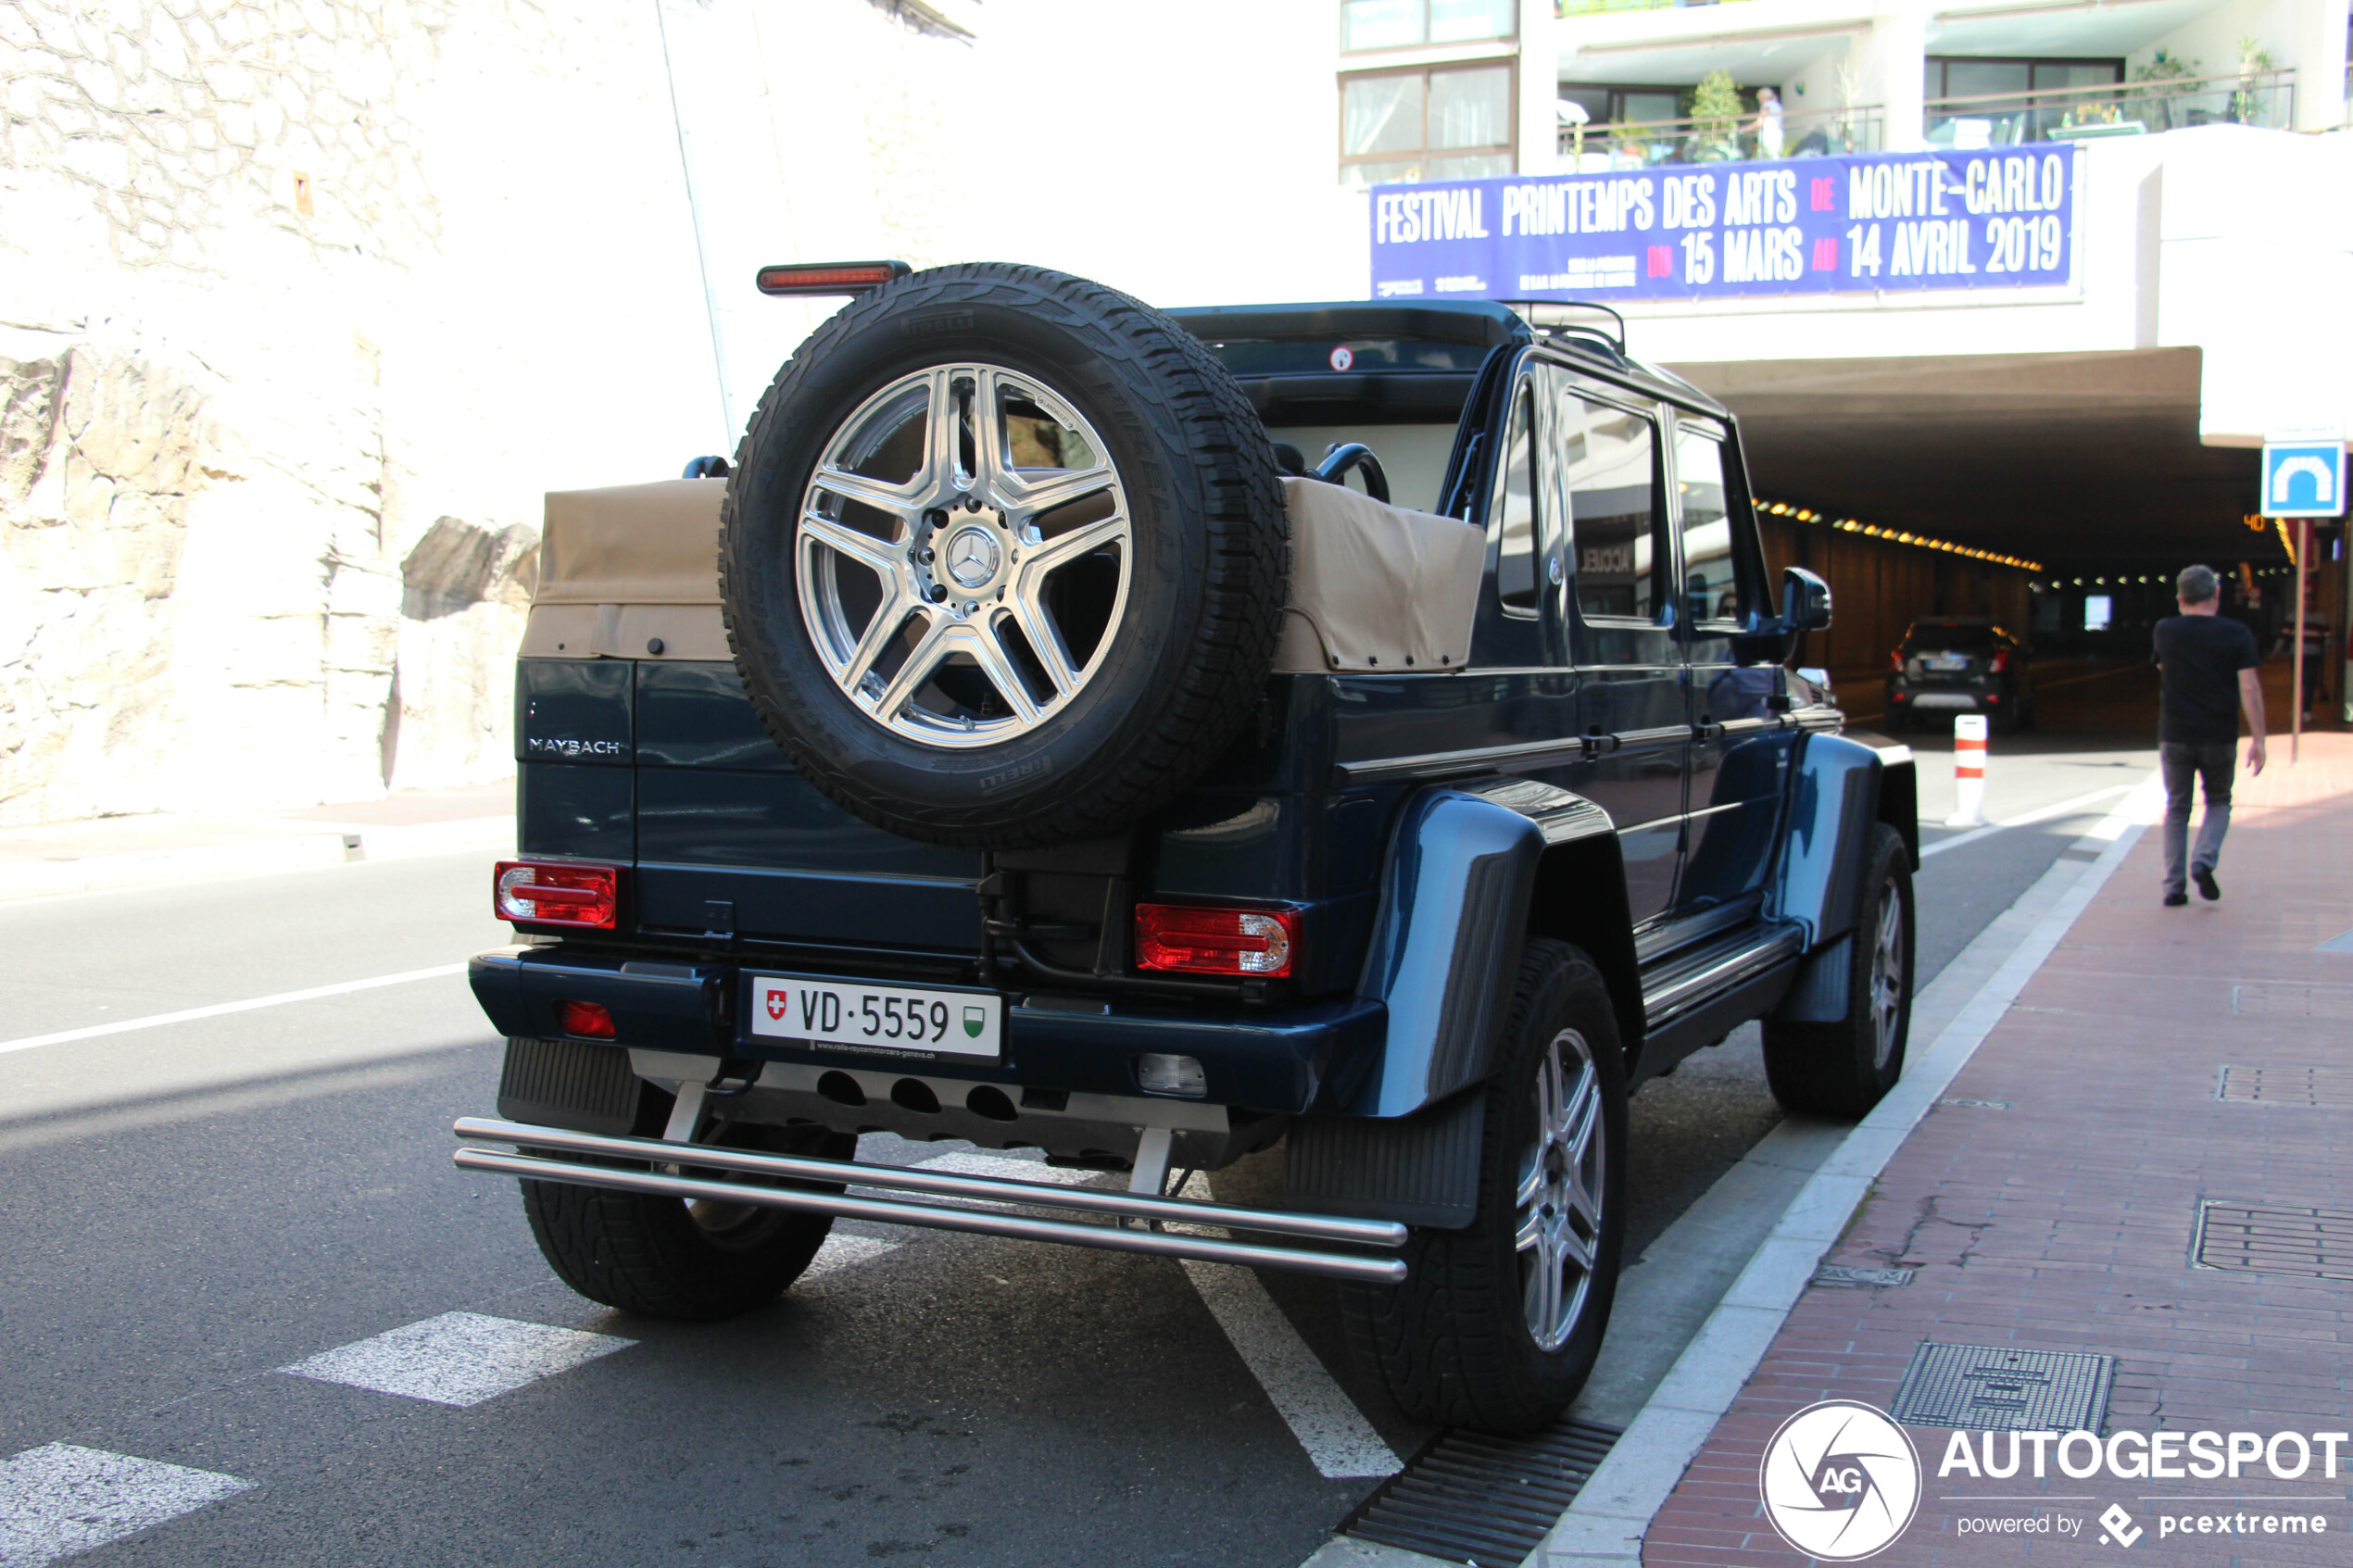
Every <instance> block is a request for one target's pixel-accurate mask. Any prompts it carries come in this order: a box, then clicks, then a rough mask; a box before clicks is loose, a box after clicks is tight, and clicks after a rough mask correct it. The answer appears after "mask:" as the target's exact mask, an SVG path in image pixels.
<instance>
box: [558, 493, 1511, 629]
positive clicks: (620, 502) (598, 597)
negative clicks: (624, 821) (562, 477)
mask: <svg viewBox="0 0 2353 1568" xmlns="http://www.w3.org/2000/svg"><path fill="white" fill-rule="evenodd" d="M1283 491H1284V499H1285V502H1286V504H1287V505H1288V506H1289V508H1290V523H1291V584H1290V605H1289V607H1288V608H1287V609H1286V611H1285V613H1284V617H1283V636H1282V643H1281V645H1280V646H1279V647H1278V649H1277V653H1276V658H1275V668H1276V670H1277V671H1279V672H1283V673H1289V674H1314V673H1319V672H1330V671H1374V670H1378V671H1399V672H1403V671H1407V670H1412V671H1416V672H1418V671H1429V670H1450V669H1453V670H1458V669H1460V668H1462V666H1463V663H1464V660H1465V659H1467V658H1468V657H1469V654H1470V633H1471V619H1472V616H1473V614H1474V612H1475V611H1476V609H1477V608H1478V581H1479V573H1480V571H1481V569H1482V566H1483V564H1484V557H1485V553H1486V542H1487V541H1486V533H1485V531H1484V530H1481V529H1478V528H1475V527H1473V526H1471V525H1470V524H1468V523H1464V522H1458V521H1454V520H1453V519H1452V518H1443V517H1437V516H1434V515H1432V514H1431V513H1428V512H1416V511H1410V510H1408V509H1406V508H1403V507H1392V506H1390V505H1387V504H1386V503H1384V502H1380V501H1376V500H1373V499H1372V498H1371V497H1370V496H1367V495H1359V494H1358V493H1356V492H1355V491H1353V490H1344V489H1342V488H1340V486H1339V485H1336V484H1326V483H1321V482H1320V481H1315V480H1305V479H1287V480H1285V481H1284V482H1283ZM726 493H727V482H726V481H725V480H724V479H673V480H666V481H663V482H662V483H657V484H625V485H619V486H615V487H613V488H610V489H605V490H556V491H550V492H549V493H548V495H547V532H546V533H545V534H544V535H543V536H542V538H541V541H540V547H539V563H540V564H539V587H538V591H537V592H536V593H535V594H534V595H533V596H532V601H531V621H530V624H529V629H528V630H527V631H526V632H525V633H523V644H522V653H523V656H524V657H525V658H542V659H546V658H558V659H577V658H584V657H601V658H607V659H728V658H731V657H732V655H731V654H730V652H729V650H728V647H727V637H726V633H725V631H724V628H723V627H722V625H721V623H720V618H719V574H718V555H719V502H720V498H721V497H722V496H724V495H725V494H726Z"/></svg>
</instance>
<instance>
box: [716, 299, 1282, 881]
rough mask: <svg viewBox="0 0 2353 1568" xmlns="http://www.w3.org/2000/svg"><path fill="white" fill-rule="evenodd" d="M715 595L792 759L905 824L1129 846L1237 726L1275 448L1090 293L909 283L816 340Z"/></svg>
mask: <svg viewBox="0 0 2353 1568" xmlns="http://www.w3.org/2000/svg"><path fill="white" fill-rule="evenodd" d="M719 558H720V597H721V602H722V604H723V606H724V614H725V618H726V626H727V635H728V640H729V645H730V646H731V647H732V648H733V649H734V652H735V658H736V668H737V669H738V671H740V672H741V674H742V677H743V683H744V686H745V689H746V691H747V692H748V693H749V696H750V698H751V701H752V705H753V707H754V708H755V709H757V710H758V711H759V713H760V716H761V721H762V723H763V724H764V725H765V726H766V727H767V730H768V733H769V734H771V735H772V736H773V737H774V739H775V741H776V743H777V745H778V746H782V747H783V748H784V750H785V751H786V753H787V754H788V755H789V756H790V757H791V759H792V760H793V763H794V765H795V767H796V768H798V769H799V771H800V772H801V774H802V775H803V776H804V777H806V778H807V779H808V780H809V781H810V782H811V783H812V784H815V785H816V786H817V788H818V789H820V790H822V791H823V792H824V794H825V795H827V796H828V797H831V798H833V799H834V800H836V801H837V802H838V803H840V804H841V805H842V806H844V807H846V808H847V809H849V810H850V811H852V812H854V813H856V814H857V815H858V816H860V817H862V818H864V819H865V820H866V821H868V822H874V823H875V824H877V825H879V826H881V827H884V828H887V829H889V830H890V831H891V832H893V833H897V834H904V835H906V836H909V837H912V838H918V839H924V840H927V841H930V842H933V843H937V844H946V845H952V846H958V847H973V848H992V849H1012V848H1025V847H1038V846H1043V845H1048V844H1053V843H1059V842H1067V841H1072V840H1078V839H1087V838H1095V837H1101V836H1105V835H1109V834H1114V833H1117V832H1119V831H1120V830H1122V829H1124V828H1126V827H1127V826H1128V825H1129V824H1131V823H1133V822H1136V821H1137V820H1138V819H1139V818H1141V817H1143V816H1144V815H1145V814H1147V813H1149V812H1150V811H1151V810H1152V809H1155V808H1157V807H1159V806H1161V805H1163V804H1164V803H1165V802H1167V801H1168V800H1169V799H1170V798H1171V797H1174V796H1175V795H1176V793H1177V792H1178V791H1179V790H1181V789H1182V788H1184V787H1185V785H1186V784H1189V783H1190V782H1192V780H1193V779H1194V778H1196V777H1198V776H1199V775H1200V773H1201V772H1202V771H1203V770H1204V769H1205V768H1207V767H1208V766H1209V765H1210V764H1211V763H1212V762H1213V761H1214V760H1215V759H1216V758H1217V757H1218V755H1219V754H1220V753H1222V752H1223V751H1225V750H1226V749H1227V746H1229V745H1231V744H1232V743H1233V742H1234V741H1235V740H1236V739H1237V738H1238V737H1239V735H1240V734H1241V733H1242V730H1243V728H1244V726H1245V725H1246V724H1247V723H1248V722H1249V721H1250V719H1251V716H1252V713H1253V711H1254V710H1255V709H1256V707H1257V705H1258V703H1259V701H1260V699H1261V697H1262V696H1263V694H1264V692H1265V683H1266V677H1267V674H1268V671H1269V669H1270V667H1271V665H1272V663H1273V659H1274V652H1275V644H1276V639H1277V633H1278V631H1279V629H1280V624H1281V617H1282V609H1283V603H1284V596H1285V594H1286V592H1287V588H1288V583H1289V578H1290V525H1289V521H1288V519H1287V517H1286V516H1285V513H1284V508H1283V495H1282V490H1281V486H1280V482H1279V479H1278V474H1277V468H1276V463H1275V456H1274V452H1273V449H1272V446H1271V445H1270V444H1269V443H1268V441H1267V438H1266V434H1265V429H1264V427H1263V426H1262V425H1261V424H1260V423H1259V420H1258V418H1257V416H1256V414H1255V413H1254V412H1253V411H1252V408H1251V405H1250V401H1249V399H1248V398H1247V397H1246V396H1245V395H1244V394H1243V393H1242V391H1241V389H1240V387H1239V385H1237V384H1236V383H1235V382H1234V380H1233V378H1232V377H1231V376H1230V375H1229V374H1227V371H1226V370H1225V367H1224V366H1222V365H1221V364H1219V363H1218V362H1217V360H1216V359H1215V358H1214V357H1213V356H1212V355H1211V354H1210V353H1209V352H1208V350H1207V349H1206V348H1205V347H1204V346H1203V345H1202V344H1201V343H1200V342H1198V341H1197V340H1196V339H1195V338H1194V337H1193V336H1192V335H1191V334H1190V333H1189V332H1186V331H1185V329H1183V328H1182V327H1180V326H1178V325H1177V324H1176V322H1175V321H1173V320H1170V319H1169V318H1168V317H1166V316H1164V315H1162V314H1161V313H1160V312H1159V311H1156V310H1154V309H1152V308H1151V307H1149V306H1146V305H1144V304H1142V303H1140V302H1139V301H1137V300H1135V299H1131V298H1129V297H1128V296H1127V295H1123V294H1120V293H1117V292H1116V291H1114V290H1112V289H1108V288H1105V287H1103V286H1102V285H1101V284H1099V283H1092V282H1087V281H1086V280H1084V279H1080V278H1074V277H1070V276H1067V275H1065V274H1063V273H1059V272H1051V271H1047V270H1041V269H1038V268H1030V267H1013V266H1006V265H999V264H986V265H965V266H956V267H943V268H938V269H936V270H931V271H926V272H918V273H915V274H913V275H912V276H910V277H907V278H903V279H901V280H900V281H899V282H895V283H892V284H889V285H888V286H887V287H884V288H881V289H877V290H875V291H874V292H872V293H870V294H867V295H863V296H862V297H860V298H859V299H858V300H856V301H855V302H853V303H852V304H851V305H849V307H846V308H844V309H843V310H842V311H841V312H840V313H838V314H837V315H836V316H835V317H834V318H833V319H832V320H829V321H827V322H826V323H825V324H824V326H822V327H821V328H819V329H818V331H817V332H815V333H813V334H812V336H811V337H810V338H809V340H808V341H807V342H806V343H805V344H804V345H802V346H801V348H800V350H799V352H798V353H796V354H795V355H794V356H793V358H792V359H791V360H790V361H789V362H788V363H786V366H785V367H784V369H783V370H781V371H780V372H779V373H778V374H777V376H776V379H775V381H774V383H772V384H771V385H770V386H769V388H768V391H767V393H766V395H763V396H762V397H761V402H760V407H759V410H758V412H757V413H756V414H755V415H754V416H753V418H752V421H751V424H750V427H749V430H748V431H747V433H745V436H744V439H743V443H742V445H741V446H740V447H739V448H738V449H737V452H736V464H735V468H734V470H733V472H732V473H730V475H729V476H728V481H727V495H726V500H725V504H724V511H723V513H722V528H721V536H720V550H719Z"/></svg>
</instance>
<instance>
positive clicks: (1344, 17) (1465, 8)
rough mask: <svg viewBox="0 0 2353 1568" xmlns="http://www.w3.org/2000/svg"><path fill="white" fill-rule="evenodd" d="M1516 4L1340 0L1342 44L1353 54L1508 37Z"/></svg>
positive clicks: (1500, 0) (1503, 0)
mask: <svg viewBox="0 0 2353 1568" xmlns="http://www.w3.org/2000/svg"><path fill="white" fill-rule="evenodd" d="M1517 9H1518V6H1517V4H1516V0H1342V4H1341V6H1340V48H1341V49H1342V50H1344V51H1347V52H1349V53H1352V54H1353V53H1355V52H1356V51H1358V50H1363V49H1409V48H1411V47H1413V46H1414V45H1415V44H1470V43H1475V42H1478V40H1480V39H1486V38H1509V37H1510V36H1511V35H1512V31H1513V24H1514V22H1515V20H1516V18H1515V16H1514V12H1516V10H1517Z"/></svg>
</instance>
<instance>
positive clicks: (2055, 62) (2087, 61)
mask: <svg viewBox="0 0 2353 1568" xmlns="http://www.w3.org/2000/svg"><path fill="white" fill-rule="evenodd" d="M1921 63H1922V64H1924V65H1926V66H1927V67H1929V68H1930V69H1933V70H1934V71H1935V72H1936V91H1935V92H1933V93H1930V94H1925V96H1926V98H1927V100H1928V101H1929V102H1930V103H1937V102H1940V101H1942V100H1944V99H1947V98H1950V97H1952V96H1953V92H1952V80H1953V77H1952V67H1953V66H1954V65H1956V64H1960V65H1971V66H2024V67H2026V86H2025V88H2024V90H2023V91H2021V92H2019V93H2015V94H2000V95H2001V96H2006V97H2020V98H2023V97H2025V96H2027V95H2028V94H2034V93H2055V92H2060V91H2063V89H2060V88H2055V87H2037V86H2035V85H2034V69H2035V68H2036V67H2038V66H2108V67H2111V68H2113V69H2115V71H2116V81H2115V82H2113V83H2097V82H2095V83H2093V84H2092V85H2093V86H2100V85H2113V86H2119V87H2120V86H2122V85H2124V82H2125V78H2126V76H2127V75H2128V74H2129V73H2128V72H2127V71H2126V70H2125V69H2124V57H2123V56H2120V55H1925V56H1921ZM1923 85H1925V78H1923ZM2086 90H2087V91H2088V90H2089V89H2086Z"/></svg>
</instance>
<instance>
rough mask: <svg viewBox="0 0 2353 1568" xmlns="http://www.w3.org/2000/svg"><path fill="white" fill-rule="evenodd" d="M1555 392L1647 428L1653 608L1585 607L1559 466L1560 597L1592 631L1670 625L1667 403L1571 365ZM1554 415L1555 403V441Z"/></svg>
mask: <svg viewBox="0 0 2353 1568" xmlns="http://www.w3.org/2000/svg"><path fill="white" fill-rule="evenodd" d="M1562 369H1564V370H1567V367H1562ZM1554 396H1555V397H1561V396H1576V397H1579V398H1582V399H1583V400H1584V401H1586V402H1588V403H1598V404H1600V405H1602V406H1603V407H1604V408H1615V409H1617V411H1618V412H1619V413H1621V414H1628V415H1631V416H1632V417H1634V418H1636V419H1639V420H1642V421H1643V422H1644V423H1646V424H1648V425H1649V426H1650V430H1651V573H1652V576H1653V578H1654V580H1655V581H1654V583H1653V594H1654V597H1653V600H1652V603H1653V605H1654V606H1655V608H1653V609H1652V611H1651V613H1650V614H1649V615H1647V616H1642V615H1594V614H1592V613H1590V612H1588V611H1587V609H1586V608H1585V600H1584V597H1583V595H1582V594H1581V593H1580V592H1579V579H1581V578H1582V576H1583V574H1584V573H1583V566H1582V563H1581V562H1580V561H1579V559H1578V556H1577V507H1576V502H1575V499H1574V497H1575V495H1576V492H1575V491H1574V490H1573V489H1572V488H1571V487H1570V485H1569V483H1568V476H1567V473H1566V471H1562V472H1560V474H1559V477H1558V478H1556V479H1555V480H1554V483H1553V488H1554V490H1555V491H1557V492H1558V493H1559V495H1560V527H1561V540H1560V548H1561V551H1562V554H1563V558H1564V559H1565V560H1566V561H1567V570H1566V572H1565V575H1566V577H1567V589H1568V592H1567V594H1566V595H1564V596H1563V597H1564V600H1565V601H1566V606H1567V609H1568V610H1569V611H1570V612H1571V613H1572V614H1573V615H1574V617H1575V620H1576V623H1577V624H1579V625H1580V626H1585V627H1588V628H1590V629H1592V630H1595V631H1620V632H1622V631H1629V630H1639V631H1647V632H1664V631H1670V630H1672V629H1673V628H1674V627H1675V625H1676V623H1677V621H1679V620H1680V617H1678V616H1676V615H1675V614H1674V607H1675V595H1676V590H1677V587H1678V585H1679V584H1680V583H1681V582H1682V580H1683V579H1682V571H1681V562H1680V554H1681V546H1682V538H1681V534H1680V532H1679V531H1678V530H1677V528H1676V527H1675V526H1674V523H1673V521H1671V520H1670V519H1669V517H1668V514H1667V452H1668V449H1669V447H1670V445H1672V444H1671V443H1670V442H1669V441H1668V440H1667V429H1668V415H1669V413H1670V411H1671V406H1670V405H1668V404H1665V403H1660V402H1655V401H1654V400H1652V399H1649V398H1646V397H1643V396H1642V395H1641V394H1640V393H1636V392H1629V391H1625V390H1622V389H1620V388H1617V387H1614V386H1610V385H1609V384H1608V383H1597V382H1590V381H1587V380H1586V379H1584V378H1583V377H1582V376H1580V375H1578V374H1576V373H1575V372H1574V371H1570V372H1569V373H1567V374H1564V375H1561V376H1559V377H1557V378H1556V379H1555V382H1554ZM1559 421H1560V414H1559V410H1558V409H1557V408H1555V409H1554V411H1553V431H1552V434H1551V437H1550V439H1551V441H1552V442H1553V443H1554V445H1557V444H1558V442H1559V440H1560V422H1559ZM1554 456H1555V458H1557V456H1558V453H1557V452H1555V453H1554ZM1662 561H1664V562H1665V563H1666V572H1667V574H1666V577H1665V579H1664V581H1663V582H1661V581H1657V580H1656V579H1657V578H1658V573H1659V571H1660V564H1661V562H1662Z"/></svg>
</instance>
